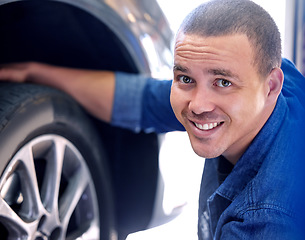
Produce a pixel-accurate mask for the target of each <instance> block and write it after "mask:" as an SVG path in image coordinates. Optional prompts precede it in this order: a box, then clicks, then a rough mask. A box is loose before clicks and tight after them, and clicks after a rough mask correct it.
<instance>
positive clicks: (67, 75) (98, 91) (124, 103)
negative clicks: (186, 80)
mask: <svg viewBox="0 0 305 240" xmlns="http://www.w3.org/2000/svg"><path fill="white" fill-rule="evenodd" d="M0 80H4V81H5V80H8V81H13V82H32V83H37V84H44V85H48V86H51V87H54V88H58V89H60V90H62V91H64V92H66V93H67V94H69V95H71V96H72V97H73V98H74V99H75V100H76V101H78V102H79V103H80V104H81V105H82V106H83V107H84V108H85V109H86V110H87V111H88V112H90V113H91V114H92V115H94V116H95V117H97V118H99V119H101V120H103V121H106V122H109V123H111V124H112V125H115V126H118V127H124V128H128V129H130V130H133V131H136V132H138V131H141V130H144V131H146V132H151V131H154V132H168V131H174V130H184V128H183V127H182V125H181V124H180V123H179V122H178V121H177V119H176V117H175V115H174V113H173V111H172V108H171V105H170V102H169V99H170V98H169V96H170V86H171V81H167V80H166V81H159V80H156V79H153V78H150V77H145V76H143V75H140V74H127V73H122V72H116V73H114V72H108V71H92V70H81V69H72V68H64V67H57V66H51V65H47V64H42V63H34V62H32V63H18V64H8V65H5V66H2V67H1V68H0Z"/></svg>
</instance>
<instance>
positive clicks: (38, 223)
mask: <svg viewBox="0 0 305 240" xmlns="http://www.w3.org/2000/svg"><path fill="white" fill-rule="evenodd" d="M0 155H1V158H0V232H1V239H76V238H78V237H79V238H80V239H106V240H108V239H116V232H115V224H114V223H115V219H114V206H113V199H112V191H111V182H110V176H109V171H108V166H107V161H106V157H105V154H104V151H103V145H102V143H101V141H100V136H99V134H98V132H97V131H96V130H95V128H94V124H93V123H92V121H91V120H90V117H89V116H88V115H87V114H86V112H85V111H84V110H83V109H82V108H81V107H80V106H79V105H78V104H77V103H76V102H75V101H74V100H73V99H71V98H70V97H69V96H67V94H64V93H62V92H60V91H58V90H55V89H52V88H48V87H45V86H39V85H34V84H33V85H32V84H15V83H1V84H0Z"/></svg>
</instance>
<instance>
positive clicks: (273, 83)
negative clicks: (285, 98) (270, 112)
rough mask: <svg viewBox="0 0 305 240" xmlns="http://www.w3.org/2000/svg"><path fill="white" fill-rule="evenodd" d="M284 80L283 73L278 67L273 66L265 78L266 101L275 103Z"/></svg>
mask: <svg viewBox="0 0 305 240" xmlns="http://www.w3.org/2000/svg"><path fill="white" fill-rule="evenodd" d="M283 82H284V74H283V71H282V70H281V69H280V68H274V69H272V71H271V72H270V74H269V76H268V79H267V82H266V83H267V84H268V85H267V89H268V96H267V98H268V101H269V102H270V103H275V102H276V101H277V98H278V96H279V94H280V92H281V90H282V87H283Z"/></svg>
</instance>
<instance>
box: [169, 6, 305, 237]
mask: <svg viewBox="0 0 305 240" xmlns="http://www.w3.org/2000/svg"><path fill="white" fill-rule="evenodd" d="M281 61H282V59H281V39H280V33H279V31H278V28H277V26H276V24H275V23H274V21H273V19H272V18H271V17H270V16H269V14H268V13H267V12H265V11H264V10H263V9H262V8H261V7H259V6H258V5H256V4H254V3H253V2H251V1H247V0H214V1H210V2H208V3H206V4H202V5H201V6H199V7H198V8H197V9H195V10H194V11H192V12H191V13H190V14H189V16H188V17H187V18H186V19H185V20H184V22H183V23H182V25H181V27H180V29H179V31H178V34H177V37H176V43H175V52H174V68H173V69H174V79H173V83H172V87H171V97H170V99H171V105H172V107H173V110H174V113H175V115H176V117H177V119H178V120H179V121H180V122H181V123H182V125H183V126H184V127H185V129H186V131H187V133H188V135H189V138H190V141H191V144H192V147H193V149H194V151H195V152H196V153H197V154H198V155H200V156H202V157H205V158H207V160H206V164H205V168H204V174H203V178H202V185H201V193H200V201H199V226H198V227H199V228H198V230H199V238H200V239H291V238H295V237H296V235H295V234H296V232H297V230H296V222H295V221H294V217H295V215H294V214H295V210H296V207H295V206H296V205H293V203H294V201H295V197H296V192H297V187H296V185H293V184H292V183H296V182H297V180H300V179H297V178H295V176H297V170H296V169H293V167H292V166H293V165H294V166H296V165H297V164H298V163H297V162H299V163H300V162H302V161H301V159H300V158H299V157H300V156H296V155H294V154H293V153H292V152H293V151H295V149H296V148H297V144H298V143H297V141H296V140H294V141H293V143H292V142H291V143H287V139H293V138H295V137H296V136H297V132H296V129H299V130H300V129H301V128H298V127H301V126H302V124H301V121H295V120H296V119H297V118H298V117H297V116H296V115H293V114H292V111H291V110H292V109H296V108H298V107H299V108H298V111H299V112H298V113H299V114H300V116H304V108H303V107H302V106H300V103H302V101H304V99H303V100H302V99H301V97H300V96H299V98H297V97H296V96H294V98H290V99H289V98H285V97H284V94H281V90H282V86H283V80H284V75H283V72H282V70H281V69H280V67H281ZM295 91H297V90H296V89H295ZM303 96H304V94H303ZM289 111H291V112H290V113H289ZM301 113H303V115H302V114H301ZM300 119H301V118H299V120H300ZM292 122H294V123H297V124H296V125H293V124H292ZM297 131H298V130H297ZM303 138H304V136H303V135H302V139H303ZM301 141H302V140H301ZM294 144H295V145H294ZM296 159H298V160H296ZM299 166H301V165H299ZM293 174H295V175H294V177H292V178H290V177H291V175H293ZM289 178H290V179H289Z"/></svg>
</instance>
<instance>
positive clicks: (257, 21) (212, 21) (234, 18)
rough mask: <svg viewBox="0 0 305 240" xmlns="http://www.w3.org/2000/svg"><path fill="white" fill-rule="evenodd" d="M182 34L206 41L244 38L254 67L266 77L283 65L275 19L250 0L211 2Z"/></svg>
mask: <svg viewBox="0 0 305 240" xmlns="http://www.w3.org/2000/svg"><path fill="white" fill-rule="evenodd" d="M179 31H182V32H183V33H184V34H195V35H199V36H203V37H209V36H214V37H215V36H225V35H231V34H239V33H240V34H245V35H246V36H247V38H248V40H249V42H250V44H251V46H252V48H253V52H254V59H253V65H254V66H255V67H256V68H257V70H258V73H260V74H261V75H262V76H267V75H268V74H269V73H270V72H271V70H272V69H273V68H274V67H280V66H281V61H282V57H281V55H282V53H281V36H280V32H279V30H278V27H277V25H276V24H275V22H274V20H273V19H272V17H271V16H270V15H269V13H267V12H266V11H265V10H264V9H263V8H262V7H260V6H259V5H257V4H255V3H254V2H252V1H250V0H212V1H209V2H207V3H203V4H201V5H200V6H199V7H197V8H196V9H194V10H193V11H192V12H191V13H190V14H189V15H188V16H187V17H186V18H185V19H184V21H183V22H182V24H181V26H180V29H179Z"/></svg>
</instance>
